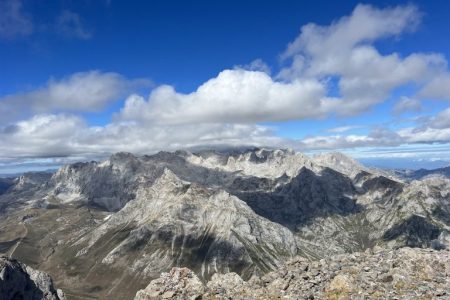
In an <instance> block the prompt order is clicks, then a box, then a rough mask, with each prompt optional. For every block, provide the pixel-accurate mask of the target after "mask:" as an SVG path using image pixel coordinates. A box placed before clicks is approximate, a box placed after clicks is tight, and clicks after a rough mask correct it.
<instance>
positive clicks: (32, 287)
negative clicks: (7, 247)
mask: <svg viewBox="0 0 450 300" xmlns="http://www.w3.org/2000/svg"><path fill="white" fill-rule="evenodd" d="M0 299H5V300H6V299H30V300H41V299H42V300H59V299H61V300H62V299H64V293H63V292H62V291H61V290H56V289H55V287H54V286H53V282H52V279H51V278H50V276H49V275H47V274H46V273H43V272H40V271H37V270H34V269H33V268H31V267H29V266H26V265H24V264H22V263H20V262H18V261H17V260H14V259H9V258H7V257H4V256H2V257H0Z"/></svg>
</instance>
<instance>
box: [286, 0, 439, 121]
mask: <svg viewBox="0 0 450 300" xmlns="http://www.w3.org/2000/svg"><path fill="white" fill-rule="evenodd" d="M419 22H420V13H419V12H418V10H417V8H416V7H415V6H411V5H407V6H397V7H393V8H386V9H377V8H374V7H372V6H370V5H358V6H357V7H356V8H355V9H354V11H353V13H352V14H351V15H350V16H349V17H343V18H341V19H339V20H338V21H336V22H334V23H332V24H331V25H330V26H318V25H316V24H308V25H305V26H303V27H302V29H301V33H300V35H299V36H298V37H297V38H296V39H295V40H294V41H293V42H292V43H290V44H289V45H288V47H287V49H286V51H285V52H284V53H283V54H282V58H283V59H284V60H287V59H292V64H291V65H290V66H288V67H285V68H283V69H282V70H281V71H280V72H279V74H278V78H281V79H285V80H291V79H292V78H311V77H312V78H316V79H319V78H328V77H335V78H337V79H338V87H339V94H340V95H341V97H342V99H341V103H339V105H338V106H336V110H337V111H336V112H337V114H339V115H342V116H351V115H356V114H359V113H361V112H364V111H367V110H368V109H369V108H371V107H372V106H374V105H376V104H378V103H380V102H383V101H384V100H386V99H387V98H388V97H389V95H390V93H391V91H392V90H393V89H395V88H397V87H400V86H402V85H405V84H408V83H414V84H417V85H423V84H426V83H427V82H428V81H429V80H431V79H433V78H434V77H435V76H436V74H442V73H443V72H445V71H446V67H447V62H446V60H445V58H444V57H443V56H442V55H439V54H421V53H413V54H411V55H409V56H407V57H404V58H403V57H401V56H400V55H399V54H397V53H392V54H387V55H382V54H380V53H379V52H378V51H377V49H375V47H374V46H373V45H371V44H372V43H373V42H375V41H377V40H379V39H381V38H386V37H389V36H397V35H400V34H401V33H403V32H405V31H412V30H414V29H415V28H416V27H417V25H418V24H419Z"/></svg>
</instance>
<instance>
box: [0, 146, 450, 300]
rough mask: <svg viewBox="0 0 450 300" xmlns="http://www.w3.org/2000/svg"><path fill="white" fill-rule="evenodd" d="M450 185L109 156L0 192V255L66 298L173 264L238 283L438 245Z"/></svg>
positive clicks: (288, 165)
mask: <svg viewBox="0 0 450 300" xmlns="http://www.w3.org/2000/svg"><path fill="white" fill-rule="evenodd" d="M449 197H450V180H448V179H445V178H441V177H430V178H424V179H423V180H416V181H412V182H407V181H404V180H401V179H398V177H397V176H393V175H392V174H387V173H385V172H383V171H380V170H373V169H370V168H367V167H364V166H362V165H360V164H359V163H357V162H356V161H354V160H353V159H351V158H349V157H347V156H344V155H343V154H340V153H331V154H324V155H320V156H316V157H308V156H306V155H304V154H301V153H296V152H294V151H292V150H284V149H277V150H268V149H249V150H242V151H241V150H239V151H225V150H220V151H200V152H196V153H191V152H187V151H177V152H174V153H171V152H159V153H157V154H154V155H150V156H148V155H145V156H135V155H133V154H130V153H117V154H114V155H112V156H111V157H110V158H109V159H107V160H105V161H102V162H86V163H76V164H71V165H67V166H64V167H62V168H60V169H59V170H58V171H57V172H56V173H54V174H51V175H48V174H44V173H32V174H31V173H30V174H24V175H23V176H22V177H20V178H19V179H16V181H15V182H14V185H13V186H11V187H10V188H9V189H8V190H7V192H5V193H4V194H3V195H0V214H1V215H0V216H1V218H0V228H2V231H0V252H3V253H5V254H10V255H12V256H13V257H16V258H18V259H20V260H21V261H24V262H25V263H27V264H30V265H32V266H39V268H40V269H42V270H44V271H46V272H48V273H49V274H51V275H52V277H53V278H54V279H55V282H56V283H57V284H58V285H59V286H61V287H62V288H64V290H65V291H67V293H68V294H71V295H78V296H79V297H83V295H90V296H95V297H100V298H109V299H131V298H132V297H133V296H134V294H135V292H136V291H137V290H138V289H142V288H144V287H145V286H146V285H147V284H148V282H149V281H150V280H151V279H154V278H157V277H159V275H160V273H161V272H167V271H169V270H170V269H171V268H172V267H188V268H190V269H191V270H193V271H194V272H195V273H196V274H197V275H198V276H199V278H200V279H201V280H208V279H210V278H211V276H212V275H213V274H215V273H217V272H219V273H227V272H236V273H238V274H239V275H240V276H242V277H243V278H244V279H249V278H251V277H252V276H253V275H259V276H262V275H263V274H265V273H267V272H270V271H271V270H275V269H277V268H279V267H280V266H281V265H282V264H283V263H284V262H285V261H287V260H289V259H290V258H292V257H294V256H296V255H300V256H302V257H304V258H307V259H321V258H324V257H329V256H330V255H336V254H339V253H348V252H355V251H364V250H365V249H368V248H371V247H374V246H376V245H377V246H381V247H385V248H398V247H403V246H411V247H431V248H435V249H442V248H446V247H449V245H450V235H449V233H450V202H449Z"/></svg>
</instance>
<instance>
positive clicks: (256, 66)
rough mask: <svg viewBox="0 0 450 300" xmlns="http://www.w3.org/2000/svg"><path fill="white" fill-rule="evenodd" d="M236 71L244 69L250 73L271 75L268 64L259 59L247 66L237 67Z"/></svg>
mask: <svg viewBox="0 0 450 300" xmlns="http://www.w3.org/2000/svg"><path fill="white" fill-rule="evenodd" d="M235 69H244V70H249V71H261V72H264V73H267V74H270V73H271V69H270V67H269V65H268V64H266V63H265V62H264V61H263V60H262V59H260V58H258V59H255V60H253V61H252V62H250V63H249V64H247V65H238V66H235Z"/></svg>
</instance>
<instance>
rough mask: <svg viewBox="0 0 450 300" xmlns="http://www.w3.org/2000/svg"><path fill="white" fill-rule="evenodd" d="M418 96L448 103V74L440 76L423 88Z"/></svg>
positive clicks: (449, 97) (449, 96) (449, 77)
mask: <svg viewBox="0 0 450 300" xmlns="http://www.w3.org/2000/svg"><path fill="white" fill-rule="evenodd" d="M419 95H420V96H421V97H422V98H425V99H443V100H449V101H450V74H448V73H447V74H441V75H440V76H437V77H435V78H434V79H433V80H431V82H429V83H428V84H427V85H425V86H424V87H423V89H422V90H421V91H420V92H419Z"/></svg>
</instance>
